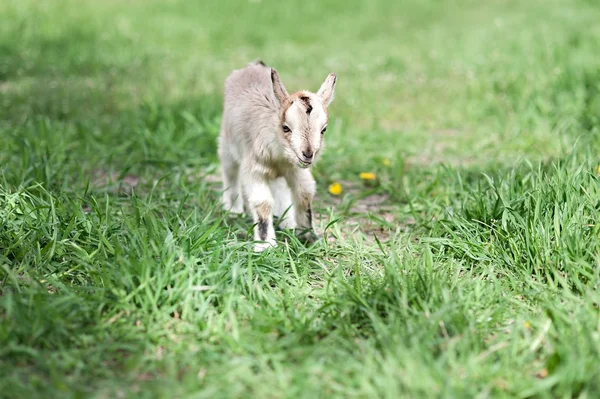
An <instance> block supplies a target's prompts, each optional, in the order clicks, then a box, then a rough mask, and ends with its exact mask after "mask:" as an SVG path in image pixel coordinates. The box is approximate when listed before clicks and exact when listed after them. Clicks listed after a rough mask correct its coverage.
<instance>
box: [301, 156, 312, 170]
mask: <svg viewBox="0 0 600 399" xmlns="http://www.w3.org/2000/svg"><path fill="white" fill-rule="evenodd" d="M298 163H299V164H300V167H301V168H302V169H306V168H310V167H311V165H312V161H311V162H307V161H303V160H302V159H300V157H298Z"/></svg>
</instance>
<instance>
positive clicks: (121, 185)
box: [90, 169, 140, 193]
mask: <svg viewBox="0 0 600 399" xmlns="http://www.w3.org/2000/svg"><path fill="white" fill-rule="evenodd" d="M139 184H140V178H139V176H137V175H133V174H129V175H124V176H121V174H120V173H116V172H108V171H106V170H104V169H95V170H94V171H92V176H91V179H90V185H91V186H92V187H95V188H102V189H106V190H108V191H109V192H119V193H124V192H130V191H131V189H132V188H136V187H137V186H138V185H139Z"/></svg>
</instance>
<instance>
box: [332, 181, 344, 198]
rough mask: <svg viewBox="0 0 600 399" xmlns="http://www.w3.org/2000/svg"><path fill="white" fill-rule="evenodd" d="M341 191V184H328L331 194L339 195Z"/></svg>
mask: <svg viewBox="0 0 600 399" xmlns="http://www.w3.org/2000/svg"><path fill="white" fill-rule="evenodd" d="M342 191H343V190H342V185H341V184H340V183H338V182H335V183H333V184H331V185H329V192H330V193H331V194H333V195H340V194H341V193H342Z"/></svg>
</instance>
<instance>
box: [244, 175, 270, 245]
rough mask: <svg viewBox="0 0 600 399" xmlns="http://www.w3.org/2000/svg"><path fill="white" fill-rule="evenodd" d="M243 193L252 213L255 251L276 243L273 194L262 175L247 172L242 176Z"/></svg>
mask: <svg viewBox="0 0 600 399" xmlns="http://www.w3.org/2000/svg"><path fill="white" fill-rule="evenodd" d="M243 186H244V188H243V189H244V193H245V194H246V197H247V200H248V208H249V209H250V213H251V214H252V219H253V221H254V223H255V224H256V226H255V227H254V240H255V241H257V243H256V244H255V245H254V251H255V252H262V251H264V250H265V249H267V248H269V247H271V246H273V247H274V246H275V245H277V243H276V241H275V229H274V228H273V204H274V200H273V194H272V193H271V189H270V188H269V184H268V182H267V180H266V179H265V178H264V176H261V175H259V174H256V173H252V172H250V173H248V174H246V175H245V176H244V177H243Z"/></svg>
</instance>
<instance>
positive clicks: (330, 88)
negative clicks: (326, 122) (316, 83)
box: [317, 73, 337, 106]
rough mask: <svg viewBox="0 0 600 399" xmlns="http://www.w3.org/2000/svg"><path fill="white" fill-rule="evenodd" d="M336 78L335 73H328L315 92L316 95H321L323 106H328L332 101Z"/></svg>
mask: <svg viewBox="0 0 600 399" xmlns="http://www.w3.org/2000/svg"><path fill="white" fill-rule="evenodd" d="M336 80H337V76H336V75H335V73H330V74H329V75H328V76H327V79H325V82H323V84H322V85H321V88H320V89H319V91H318V92H317V96H319V97H321V100H323V104H325V106H328V105H329V104H331V102H332V101H333V97H334V91H335V82H336Z"/></svg>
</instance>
